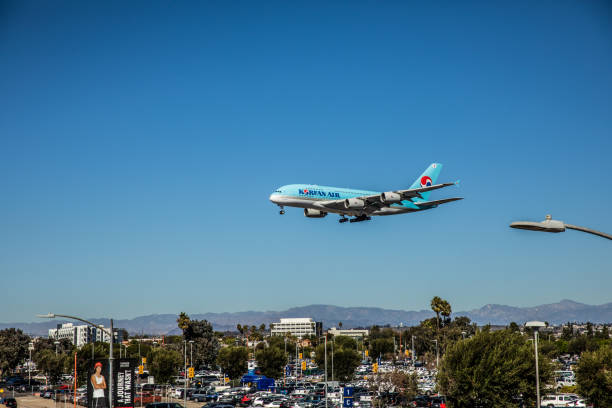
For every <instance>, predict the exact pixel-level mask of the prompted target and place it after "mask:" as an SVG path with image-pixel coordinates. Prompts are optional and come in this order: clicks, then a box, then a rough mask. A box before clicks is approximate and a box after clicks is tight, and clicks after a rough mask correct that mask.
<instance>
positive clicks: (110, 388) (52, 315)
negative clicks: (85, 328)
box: [37, 313, 115, 408]
mask: <svg viewBox="0 0 612 408" xmlns="http://www.w3.org/2000/svg"><path fill="white" fill-rule="evenodd" d="M37 317H41V318H46V319H55V318H56V317H63V318H65V319H72V320H78V321H80V322H83V323H86V324H88V325H90V326H93V327H95V328H97V329H100V330H102V332H106V333H107V334H108V335H109V336H110V350H109V357H108V370H109V373H110V377H111V378H110V381H109V382H108V395H109V396H110V398H109V399H108V404H109V407H110V408H113V360H114V358H113V343H114V342H115V336H113V319H110V331H109V330H106V328H104V327H102V326H100V325H98V324H95V323H92V322H90V321H89V320H85V319H82V318H80V317H76V316H69V315H62V314H57V313H48V314H46V315H37ZM58 344H59V342H57V341H56V342H55V353H56V354H57V345H58Z"/></svg>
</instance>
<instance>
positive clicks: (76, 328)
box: [49, 323, 123, 347]
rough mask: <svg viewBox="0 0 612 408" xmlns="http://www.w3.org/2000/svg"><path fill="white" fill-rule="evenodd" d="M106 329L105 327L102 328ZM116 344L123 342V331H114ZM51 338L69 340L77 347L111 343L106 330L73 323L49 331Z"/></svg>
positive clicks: (60, 325) (59, 325)
mask: <svg viewBox="0 0 612 408" xmlns="http://www.w3.org/2000/svg"><path fill="white" fill-rule="evenodd" d="M101 327H102V328H104V326H101ZM113 331H114V334H115V342H121V341H122V337H123V336H122V334H123V330H121V329H114V330H113ZM49 338H50V339H55V340H63V339H67V340H68V341H70V342H71V343H72V344H74V345H76V346H77V347H81V346H84V345H85V344H87V343H93V342H98V341H99V342H106V343H108V342H109V341H110V336H109V335H108V333H107V332H106V330H102V329H100V328H97V327H91V326H88V325H86V324H81V325H74V324H72V323H63V324H58V325H57V327H56V328H55V329H49Z"/></svg>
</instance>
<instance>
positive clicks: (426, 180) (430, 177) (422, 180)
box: [410, 163, 442, 201]
mask: <svg viewBox="0 0 612 408" xmlns="http://www.w3.org/2000/svg"><path fill="white" fill-rule="evenodd" d="M441 171H442V163H431V164H430V165H429V167H428V168H427V169H425V171H424V172H423V174H421V175H420V176H419V178H418V179H416V180H415V181H414V183H412V185H411V186H410V188H411V189H413V188H421V187H429V186H433V185H434V184H436V181H437V180H438V176H439V175H440V172H441ZM429 194H430V192H429V191H427V192H424V193H421V196H422V197H423V200H424V201H427V199H428V198H429Z"/></svg>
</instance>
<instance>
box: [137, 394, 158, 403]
mask: <svg viewBox="0 0 612 408" xmlns="http://www.w3.org/2000/svg"><path fill="white" fill-rule="evenodd" d="M160 401H161V395H151V394H150V393H148V392H139V393H138V394H137V395H136V396H135V397H134V405H135V406H137V405H142V404H147V406H148V404H150V403H153V402H160Z"/></svg>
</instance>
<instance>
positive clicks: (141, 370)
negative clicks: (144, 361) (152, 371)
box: [138, 365, 144, 374]
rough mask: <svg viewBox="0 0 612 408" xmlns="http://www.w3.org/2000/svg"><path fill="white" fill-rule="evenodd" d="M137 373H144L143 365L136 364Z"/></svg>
mask: <svg viewBox="0 0 612 408" xmlns="http://www.w3.org/2000/svg"><path fill="white" fill-rule="evenodd" d="M138 374H144V366H141V365H139V366H138Z"/></svg>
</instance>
